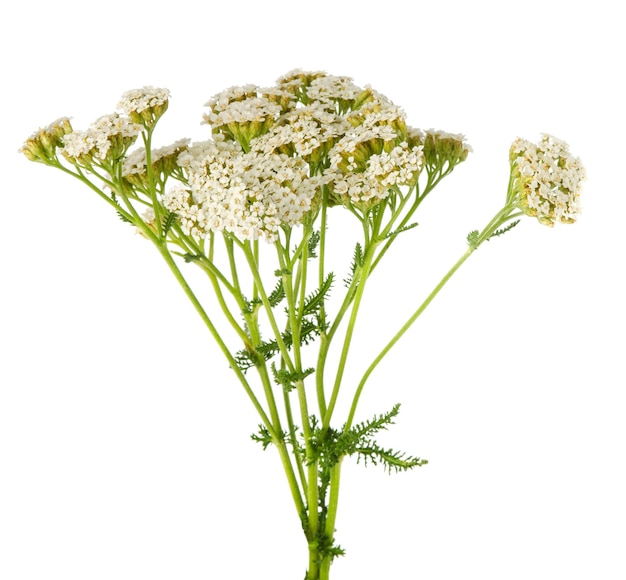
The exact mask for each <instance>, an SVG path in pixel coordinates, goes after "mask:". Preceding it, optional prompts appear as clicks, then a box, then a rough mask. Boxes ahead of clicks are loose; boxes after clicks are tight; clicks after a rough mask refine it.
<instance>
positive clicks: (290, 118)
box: [128, 71, 424, 241]
mask: <svg viewBox="0 0 626 580" xmlns="http://www.w3.org/2000/svg"><path fill="white" fill-rule="evenodd" d="M206 105H207V106H208V107H209V108H210V112H209V113H208V114H205V115H204V120H205V121H206V122H207V123H209V124H210V125H211V126H212V128H213V134H214V140H213V141H207V142H204V143H197V144H195V145H193V146H191V147H189V148H188V149H187V150H186V151H184V152H182V153H181V154H180V155H179V157H178V164H179V166H180V167H182V168H183V171H184V172H185V175H186V177H187V183H188V186H187V187H177V188H174V189H172V190H171V191H170V192H168V193H167V194H166V196H165V198H164V203H165V205H166V207H167V209H169V210H170V211H173V212H175V213H176V214H177V215H178V216H179V218H180V220H181V224H182V227H183V229H184V230H185V231H186V232H189V233H191V234H193V235H194V236H199V237H203V236H206V235H207V234H208V233H209V232H220V231H226V232H231V233H233V234H235V235H236V236H237V237H239V238H241V239H246V240H250V239H257V238H263V239H266V240H269V241H272V240H274V239H275V237H276V234H277V232H278V231H279V228H280V226H281V225H295V224H298V223H301V222H302V220H303V219H304V217H305V216H306V214H307V213H308V212H310V211H311V210H312V209H315V208H316V207H317V201H318V197H320V188H321V187H322V186H323V185H328V186H329V188H330V190H331V191H332V194H333V200H334V201H333V203H337V202H341V203H346V204H354V205H361V206H362V207H365V206H369V205H372V204H375V203H379V202H380V201H381V200H383V199H385V198H386V197H388V196H389V194H390V192H391V191H393V189H394V187H396V186H403V185H409V186H411V185H414V184H415V182H416V181H417V177H418V176H419V173H420V171H421V169H422V167H423V165H424V159H423V153H422V142H421V141H420V142H417V141H416V140H415V139H414V140H413V141H411V142H410V144H409V142H408V141H407V139H408V135H416V134H417V133H416V132H415V130H411V129H410V128H408V127H407V126H406V122H405V115H404V113H403V111H402V110H401V109H400V108H399V107H397V106H395V105H394V104H393V103H392V102H391V101H390V100H389V99H388V98H387V97H385V96H384V95H381V94H380V93H377V92H376V91H374V90H373V89H371V88H369V87H367V88H365V89H363V88H361V87H358V86H357V85H355V84H354V83H353V82H352V79H350V78H348V77H335V76H330V75H326V74H325V73H320V72H317V73H305V72H302V71H292V72H291V73H288V74H287V75H285V76H284V77H281V79H279V80H278V83H277V85H276V86H275V87H273V88H270V89H268V88H264V89H262V88H259V87H257V86H256V85H244V86H238V87H230V88H229V89H226V90H225V91H222V92H221V93H219V94H217V95H215V96H214V97H212V98H211V99H210V100H209V101H208V103H206ZM135 162H136V161H135V159H134V158H133V159H129V161H128V163H129V167H131V163H135ZM129 171H130V169H129Z"/></svg>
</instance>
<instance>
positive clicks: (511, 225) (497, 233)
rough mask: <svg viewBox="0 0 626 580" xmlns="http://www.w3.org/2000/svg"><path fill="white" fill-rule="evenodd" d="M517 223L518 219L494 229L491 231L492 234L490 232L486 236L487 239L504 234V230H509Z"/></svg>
mask: <svg viewBox="0 0 626 580" xmlns="http://www.w3.org/2000/svg"><path fill="white" fill-rule="evenodd" d="M518 223H519V220H515V221H514V222H511V223H510V224H509V225H508V226H506V227H504V228H501V229H499V230H496V231H495V232H493V234H491V235H490V236H489V237H488V238H487V241H489V240H490V239H491V238H495V237H497V236H501V235H502V234H506V232H508V231H509V230H512V229H513V228H514V227H515V226H516V225H517V224H518Z"/></svg>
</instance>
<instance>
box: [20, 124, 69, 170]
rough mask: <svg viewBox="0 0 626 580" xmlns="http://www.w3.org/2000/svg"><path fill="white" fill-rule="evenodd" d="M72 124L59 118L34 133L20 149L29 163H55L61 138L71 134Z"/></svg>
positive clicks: (61, 143)
mask: <svg viewBox="0 0 626 580" xmlns="http://www.w3.org/2000/svg"><path fill="white" fill-rule="evenodd" d="M72 130H73V129H72V124H71V123H70V120H69V119H68V118H67V117H61V118H60V119H57V120H56V121H53V122H52V123H50V124H49V125H48V126H47V127H45V128H43V129H39V130H38V131H35V133H33V134H32V135H31V136H30V137H29V138H28V139H26V141H25V142H24V145H22V147H21V148H20V150H19V152H20V153H23V154H24V155H25V156H26V157H27V159H29V160H30V161H37V162H39V163H45V164H46V165H50V164H53V163H55V162H56V160H57V156H56V150H57V148H58V147H62V146H63V138H64V137H65V135H68V134H69V133H71V132H72Z"/></svg>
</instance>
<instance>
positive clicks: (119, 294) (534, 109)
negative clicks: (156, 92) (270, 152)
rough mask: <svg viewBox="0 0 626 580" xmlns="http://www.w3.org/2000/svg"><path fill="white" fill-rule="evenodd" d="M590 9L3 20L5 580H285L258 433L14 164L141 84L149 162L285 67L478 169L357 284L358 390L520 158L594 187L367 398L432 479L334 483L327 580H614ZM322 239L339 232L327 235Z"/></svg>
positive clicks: (279, 496)
mask: <svg viewBox="0 0 626 580" xmlns="http://www.w3.org/2000/svg"><path fill="white" fill-rule="evenodd" d="M96 6H97V8H96ZM614 6H616V4H615V3H613V2H607V1H595V2H590V3H587V2H560V1H559V2H556V1H550V0H539V1H535V0H530V1H526V2H523V3H522V2H507V3H504V2H502V3H490V2H484V1H483V2H442V3H437V2H399V1H394V0H387V1H385V2H377V3H366V2H329V1H326V0H324V1H317V2H309V3H293V2H279V1H275V0H273V1H272V0H270V1H266V2H258V3H252V2H251V3H249V5H248V4H246V3H245V2H232V3H226V2H219V3H209V2H205V3H197V4H196V3H194V2H190V1H188V0H179V1H178V2H175V3H171V4H167V5H166V4H163V5H160V4H159V3H155V2H132V1H130V2H129V1H126V2H120V1H118V0H113V1H109V2H107V3H97V4H90V3H84V2H69V1H58V2H42V1H41V0H38V1H34V2H23V3H12V4H11V7H10V8H8V9H5V12H4V16H3V26H2V28H3V29H4V30H3V33H2V35H0V43H2V47H1V48H2V54H3V63H4V66H3V70H4V72H3V74H4V82H3V86H4V90H3V91H2V96H1V99H2V109H3V113H4V119H5V120H4V123H5V128H4V130H3V134H2V139H1V143H0V144H1V146H2V154H1V155H0V160H1V161H0V162H1V163H2V176H3V182H4V188H3V194H2V236H3V243H2V250H1V251H2V285H1V287H0V288H1V289H0V292H1V293H2V300H1V301H0V308H1V309H2V311H1V313H0V315H1V319H0V320H1V322H0V325H1V333H2V335H1V339H0V340H1V345H0V347H1V348H0V357H1V370H0V372H1V375H2V376H1V379H0V380H1V391H0V578H2V579H3V580H40V579H44V578H46V579H47V578H63V579H64V580H85V579H89V580H100V579H102V580H105V579H106V580H111V579H115V580H143V579H146V580H147V579H150V580H166V579H167V580H170V579H176V580H179V579H181V580H182V579H184V580H197V579H213V578H219V579H230V578H232V579H240V578H252V577H254V578H260V579H268V580H293V579H295V578H301V577H302V576H303V575H304V568H305V557H306V548H305V544H304V539H303V537H302V536H301V532H300V530H299V524H298V521H297V519H296V517H295V512H294V510H293V508H292V505H291V503H290V502H291V500H290V498H289V496H288V493H287V486H286V484H285V482H284V480H283V478H282V473H281V471H280V466H279V462H278V459H277V457H276V456H275V455H274V453H273V452H271V451H267V452H265V453H262V452H261V449H260V447H258V446H256V445H254V444H253V443H252V442H251V441H250V439H249V434H250V433H251V432H252V431H253V430H254V429H255V426H256V423H257V419H256V417H255V416H254V413H253V411H252V409H251V407H250V405H249V403H248V401H247V400H246V398H245V396H244V394H243V391H242V390H241V389H240V388H239V387H238V385H237V383H236V382H235V380H234V378H233V377H232V376H231V375H230V374H229V371H228V368H227V365H226V364H225V362H224V360H223V359H222V358H220V354H219V353H218V351H217V349H216V347H215V346H214V345H213V344H212V343H211V340H210V337H209V336H208V335H207V333H206V332H205V331H204V329H203V327H202V324H201V322H200V320H199V319H198V317H197V315H196V314H195V312H194V311H193V309H192V308H191V307H190V306H189V305H188V303H187V302H186V299H185V297H184V295H183V294H182V292H181V291H180V289H179V288H178V287H177V286H176V282H175V281H174V279H173V278H172V277H171V275H170V274H169V272H168V271H167V270H166V267H165V265H164V264H162V263H160V261H159V259H158V256H157V255H156V253H155V252H154V251H153V250H152V248H151V247H150V246H149V245H148V244H147V242H145V241H144V240H143V239H142V238H140V237H138V236H136V235H134V233H133V232H132V230H131V228H128V226H126V225H125V224H122V223H121V222H119V220H118V219H117V218H116V216H115V215H113V214H112V213H111V212H110V211H108V209H107V207H105V206H104V204H102V202H101V201H100V200H98V199H97V198H96V197H95V195H93V194H92V193H90V192H89V191H88V190H87V189H86V188H85V187H84V186H82V185H81V184H79V183H78V182H73V181H72V180H71V179H69V178H68V177H66V176H64V175H62V174H61V173H60V172H54V171H53V170H51V169H48V168H46V167H43V166H40V165H35V164H31V163H28V162H27V161H26V160H25V158H23V157H21V156H20V155H18V154H17V149H18V147H19V146H20V145H21V143H22V142H23V140H24V139H25V138H26V137H27V136H28V135H30V133H32V132H33V131H34V130H35V129H36V128H37V127H38V126H43V125H46V124H48V123H49V122H51V121H53V120H54V119H56V118H58V117H60V116H64V115H69V116H72V117H73V123H74V126H75V127H83V128H84V127H86V126H87V125H88V124H89V123H90V122H91V121H93V120H94V119H95V118H96V117H98V116H100V115H102V114H106V113H109V112H112V111H113V109H114V107H115V105H116V103H117V101H118V98H119V96H120V95H121V93H122V92H124V91H125V90H127V89H130V88H135V87H140V86H143V85H148V84H149V85H155V86H165V87H168V88H170V90H171V92H172V100H171V103H170V111H169V112H168V113H167V115H166V117H164V119H163V122H162V124H161V129H160V131H161V132H160V134H159V135H160V139H161V141H160V142H159V145H165V144H168V143H169V142H171V141H173V140H175V139H177V138H179V137H183V136H188V137H191V138H194V139H203V138H206V136H207V134H208V133H207V128H206V126H200V124H199V121H200V119H201V115H202V113H203V112H204V109H203V108H202V105H203V104H204V103H205V102H206V100H207V99H208V98H209V97H211V96H212V95H213V94H215V93H216V92H219V91H220V90H222V89H224V88H226V87H228V86H231V85H236V84H245V83H256V84H259V85H270V84H272V83H273V82H274V80H275V79H276V78H277V77H278V76H280V75H282V74H284V73H286V72H287V71H289V70H291V69H293V68H297V67H301V68H304V69H309V70H317V69H322V70H326V71H328V72H329V73H331V74H337V75H348V76H351V77H353V78H354V80H355V82H357V84H360V85H365V84H371V85H372V86H373V87H374V88H376V89H377V90H379V91H381V92H383V93H384V94H386V95H387V96H389V97H390V98H391V99H392V100H393V101H394V102H396V103H397V104H399V105H402V106H403V107H404V108H405V110H406V112H407V115H408V119H409V122H410V124H412V125H414V126H418V127H421V128H424V129H427V128H430V127H434V128H440V129H444V130H448V131H452V132H462V133H465V134H466V135H467V136H468V139H469V141H470V143H471V144H472V145H473V147H474V153H473V154H472V155H471V157H470V158H469V159H468V161H467V162H466V163H465V164H464V165H461V166H460V167H459V168H458V169H457V170H455V172H454V173H453V174H452V175H451V176H450V177H449V178H447V180H446V182H444V184H442V186H441V187H440V188H438V189H437V190H436V191H435V192H434V193H433V194H432V198H430V199H429V200H428V201H427V202H426V203H425V204H424V206H423V211H422V213H421V215H420V216H419V218H418V219H419V221H420V227H419V228H417V229H416V230H414V231H413V232H412V233H410V234H406V235H405V237H404V239H401V240H399V241H398V242H399V243H398V244H397V246H396V251H395V252H394V253H393V254H392V255H390V256H389V259H388V263H387V266H386V268H387V269H386V270H381V276H380V278H379V279H378V281H376V282H375V283H373V284H372V287H371V288H370V291H371V294H370V296H369V301H368V303H367V307H368V308H369V309H370V310H369V312H370V314H369V315H367V316H366V317H363V318H362V320H361V322H360V326H359V332H358V335H359V336H358V338H359V342H358V345H357V351H356V352H357V356H355V357H354V358H353V359H352V362H353V364H352V365H351V366H350V368H349V371H348V372H349V373H350V375H349V376H350V377H352V379H353V380H357V379H358V378H359V377H360V374H359V371H361V372H362V370H363V364H364V363H365V361H367V357H368V356H371V355H372V354H373V353H374V352H376V347H377V346H379V347H380V346H381V345H382V344H383V340H384V339H385V338H387V337H389V336H391V334H392V333H393V332H394V331H395V329H396V328H397V327H398V325H399V324H400V322H401V320H402V315H403V314H404V315H405V316H406V315H407V314H408V313H409V312H410V311H412V309H413V308H415V306H417V304H418V303H419V302H420V300H421V299H422V298H423V297H424V296H425V295H426V294H427V293H428V291H429V290H430V288H431V287H432V286H433V285H434V284H435V283H436V282H437V281H438V280H439V278H440V276H441V275H443V274H444V273H445V271H446V270H447V269H448V268H449V266H451V265H452V264H453V263H454V261H455V260H456V259H457V258H458V257H459V256H460V255H461V253H462V252H463V251H464V249H465V235H466V234H467V232H468V231H470V230H472V229H474V228H480V227H481V226H482V225H483V224H484V223H486V221H488V219H489V218H490V217H491V215H492V214H493V213H494V212H495V211H496V210H497V209H499V207H500V204H501V203H502V200H503V196H504V193H505V187H506V182H507V177H508V162H507V154H508V147H509V145H510V143H511V141H512V140H513V139H514V138H515V137H516V136H518V135H519V136H523V137H525V138H529V139H532V140H536V139H538V138H539V133H540V132H542V131H545V132H549V133H553V134H555V135H557V136H558V137H560V138H562V139H564V140H566V141H568V142H569V144H570V146H571V149H572V151H573V152H574V153H575V154H576V155H579V156H580V157H581V158H582V159H583V161H584V163H585V165H586V167H587V170H588V174H589V178H588V180H587V182H586V184H585V190H584V197H583V206H584V214H583V215H582V217H581V218H580V221H579V223H578V224H576V225H574V226H562V227H556V228H554V229H553V230H550V229H549V228H545V227H542V226H540V225H539V224H538V223H536V222H534V221H533V220H530V219H526V220H525V221H524V223H523V224H521V225H520V226H518V228H516V229H515V230H514V231H513V232H511V233H510V234H507V236H505V237H504V238H502V239H500V240H497V241H494V242H491V243H490V244H486V245H485V246H483V247H481V249H480V251H479V252H477V253H476V254H475V255H474V256H473V257H472V258H471V260H470V261H469V262H468V263H466V265H465V266H464V267H463V269H462V270H461V271H460V272H459V273H458V274H457V275H456V276H455V278H453V280H452V281H451V282H450V284H449V285H448V286H447V287H446V288H445V290H444V291H443V292H442V294H441V295H440V296H439V297H438V298H437V300H436V301H435V302H434V303H433V304H432V306H431V307H430V309H429V310H428V311H427V312H426V314H425V315H424V316H423V317H422V318H421V319H420V321H419V323H418V324H417V325H416V326H415V327H414V328H413V329H412V330H411V332H410V333H409V334H408V335H407V336H406V337H405V338H404V340H403V341H402V342H401V343H400V344H399V345H398V347H397V348H396V349H395V350H394V351H393V352H392V353H391V355H390V356H389V357H388V359H387V360H386V362H385V363H384V364H383V365H381V367H379V369H378V370H377V372H376V373H375V375H373V377H372V379H371V383H370V384H369V385H368V388H367V389H366V391H365V394H364V396H363V400H362V401H363V402H362V407H361V413H360V415H359V417H360V419H363V418H367V417H368V416H370V415H371V414H373V413H378V412H382V411H385V410H387V409H389V408H391V406H392V405H393V404H394V403H396V402H401V403H402V404H403V407H402V412H401V414H400V417H399V419H398V424H397V425H396V426H395V427H394V428H393V430H391V431H390V432H389V433H388V435H387V436H386V438H385V440H384V441H385V443H386V444H388V445H390V446H391V445H393V446H396V447H400V448H403V449H406V450H407V451H408V452H411V453H414V454H416V455H420V456H422V457H426V458H428V459H429V460H430V464H429V465H428V466H426V467H423V468H421V469H419V470H416V471H414V472H411V473H408V474H400V475H395V476H391V477H390V476H388V475H386V474H384V473H383V472H382V471H381V470H380V469H377V468H367V469H363V468H361V466H353V465H352V462H351V461H350V460H347V461H346V466H345V470H344V477H343V480H342V497H341V504H340V508H339V515H338V521H337V528H338V532H337V538H338V540H339V542H340V543H341V544H342V545H343V546H344V547H345V548H346V549H347V557H346V558H343V559H340V560H339V561H338V562H337V563H336V564H335V565H334V566H333V576H334V578H336V579H337V580H341V579H346V580H347V579H354V578H363V579H365V580H368V579H378V578H394V579H395V578H397V579H418V578H419V579H424V580H448V579H450V580H452V579H458V578H480V579H481V580H501V579H504V578H506V579H507V580H517V579H519V580H522V579H524V580H527V579H531V578H532V579H533V580H553V579H557V578H567V579H568V580H579V579H580V580H582V579H594V580H595V579H602V580H623V579H624V578H626V560H625V559H624V546H625V545H626V494H625V492H624V490H626V472H625V467H624V455H625V445H626V423H625V421H624V417H625V415H626V413H625V411H626V405H625V402H624V389H625V387H626V378H625V372H624V369H623V362H624V346H625V340H624V325H625V323H626V316H625V310H624V296H625V290H626V286H625V284H624V282H623V270H624V255H625V253H624V250H625V249H626V248H625V243H624V233H623V230H624V223H623V220H624V209H625V201H624V200H625V198H626V191H625V185H624V177H623V167H624V156H623V151H624V146H623V142H624V135H625V129H626V121H625V115H624V103H625V102H626V100H625V98H624V97H625V93H624V89H623V88H622V81H623V77H624V56H626V50H625V48H626V42H625V41H624V34H623V30H622V28H621V25H620V22H621V21H622V19H621V18H620V17H619V16H618V14H617V8H613V7H614ZM333 219H334V220H335V222H333V223H334V224H335V227H336V228H338V229H337V230H336V231H339V229H340V228H341V227H342V226H341V224H342V220H343V219H344V216H343V215H341V213H340V211H339V210H338V211H337V212H335V214H334V216H333ZM332 227H333V224H331V228H332ZM351 246H352V243H351V242H349V243H348V242H346V245H345V248H346V251H347V252H348V253H349V252H350V251H351ZM338 251H339V250H338ZM342 276H343V273H342V272H338V278H339V279H341V277H342ZM340 422H341V420H340Z"/></svg>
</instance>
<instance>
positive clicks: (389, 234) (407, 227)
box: [383, 222, 419, 240]
mask: <svg viewBox="0 0 626 580" xmlns="http://www.w3.org/2000/svg"><path fill="white" fill-rule="evenodd" d="M418 225H419V224H418V223H417V222H413V223H412V224H408V225H406V226H402V227H401V228H398V229H397V230H394V231H393V232H389V233H388V234H387V235H386V236H385V237H384V238H383V240H388V239H389V238H395V237H396V236H397V235H398V234H401V233H403V232H406V231H408V230H412V229H413V228H415V227H417V226H418Z"/></svg>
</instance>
